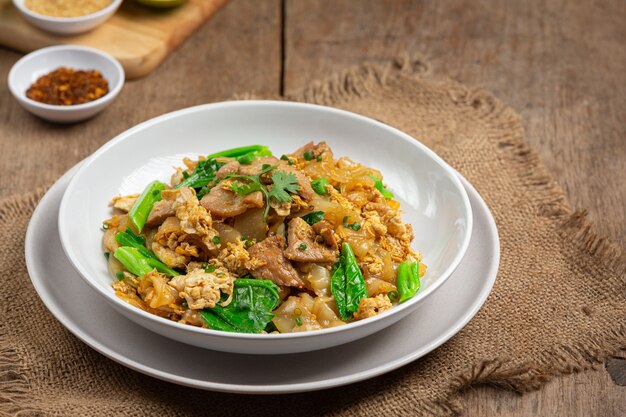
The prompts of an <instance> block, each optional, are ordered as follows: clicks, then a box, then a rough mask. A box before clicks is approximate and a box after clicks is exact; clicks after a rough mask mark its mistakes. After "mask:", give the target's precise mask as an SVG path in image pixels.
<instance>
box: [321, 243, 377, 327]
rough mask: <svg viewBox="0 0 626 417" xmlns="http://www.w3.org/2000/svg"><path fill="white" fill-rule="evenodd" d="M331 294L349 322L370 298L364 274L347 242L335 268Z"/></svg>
mask: <svg viewBox="0 0 626 417" xmlns="http://www.w3.org/2000/svg"><path fill="white" fill-rule="evenodd" d="M330 292H331V293H332V294H333V296H334V297H335V302H336V303H337V309H338V310H339V315H340V316H341V318H342V319H343V320H349V319H350V318H351V317H352V315H353V314H354V312H355V311H357V310H358V308H359V303H360V302H361V299H362V298H367V297H368V294H367V287H366V286H365V280H364V279H363V273H361V270H360V269H359V264H358V262H357V260H356V257H355V256H354V252H352V248H351V247H350V245H349V244H348V243H347V242H344V243H343V245H342V247H341V256H340V257H339V261H338V262H337V263H336V264H335V265H334V266H333V271H332V277H331V279H330Z"/></svg>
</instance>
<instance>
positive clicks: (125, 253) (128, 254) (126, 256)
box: [113, 246, 154, 277]
mask: <svg viewBox="0 0 626 417" xmlns="http://www.w3.org/2000/svg"><path fill="white" fill-rule="evenodd" d="M113 256H114V257H115V259H117V260H118V261H120V262H121V263H122V265H124V267H125V268H126V269H128V270H129V271H130V273H131V274H135V275H137V276H139V277H140V276H142V275H146V274H148V273H150V271H152V270H153V269H154V268H153V267H151V266H150V265H149V264H148V258H146V257H145V256H143V255H142V254H141V253H139V250H138V249H137V248H131V247H129V246H122V247H119V248H117V249H116V250H115V252H114V253H113Z"/></svg>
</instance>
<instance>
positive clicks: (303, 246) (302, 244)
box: [298, 242, 307, 250]
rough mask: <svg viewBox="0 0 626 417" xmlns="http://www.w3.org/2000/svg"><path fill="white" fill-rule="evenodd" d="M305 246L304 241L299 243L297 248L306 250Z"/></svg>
mask: <svg viewBox="0 0 626 417" xmlns="http://www.w3.org/2000/svg"><path fill="white" fill-rule="evenodd" d="M306 248H307V246H306V243H304V242H302V243H300V246H298V249H300V250H306Z"/></svg>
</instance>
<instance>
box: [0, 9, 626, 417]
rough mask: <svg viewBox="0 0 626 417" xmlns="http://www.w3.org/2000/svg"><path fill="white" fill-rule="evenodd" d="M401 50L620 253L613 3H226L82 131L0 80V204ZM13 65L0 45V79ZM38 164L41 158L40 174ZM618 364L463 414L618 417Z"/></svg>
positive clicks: (625, 151)
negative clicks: (511, 140) (525, 150)
mask: <svg viewBox="0 0 626 417" xmlns="http://www.w3.org/2000/svg"><path fill="white" fill-rule="evenodd" d="M405 52H408V53H409V54H413V55H416V56H417V55H420V56H424V57H426V58H427V59H428V61H429V62H430V63H431V64H432V69H433V71H435V72H437V73H443V74H447V75H449V76H451V77H453V78H455V79H457V80H459V81H461V82H463V83H465V84H468V85H473V86H478V87H482V88H485V89H487V90H489V91H491V92H492V93H494V94H495V95H497V96H498V97H499V98H501V99H502V100H503V101H504V102H506V103H508V104H509V105H510V106H512V107H513V108H515V109H516V110H517V111H518V112H519V113H521V114H522V116H523V118H524V124H525V127H526V132H527V134H526V138H527V140H528V141H529V142H530V143H531V144H532V145H533V146H534V147H535V149H537V150H538V151H539V152H540V154H541V156H542V158H543V160H544V161H545V163H546V164H547V166H548V167H549V169H550V171H551V172H552V174H553V175H554V177H555V178H556V179H557V181H558V182H559V183H560V184H561V185H562V186H563V188H564V189H565V191H566V193H567V195H568V196H569V199H570V201H571V203H572V205H573V206H575V207H584V208H588V209H589V214H590V217H591V219H592V220H593V221H594V222H595V224H596V226H597V229H598V231H599V232H600V233H601V234H604V235H606V236H608V237H610V238H612V239H614V240H615V241H617V242H619V243H620V244H622V245H626V210H625V208H624V207H625V206H626V123H625V121H626V94H624V93H623V91H622V90H623V88H624V86H625V85H626V1H624V0H605V1H591V0H576V1H571V0H569V1H566V0H544V1H539V0H517V1H514V0H491V1H490V0H456V1H455V0H439V1H428V0H421V1H417V0H416V1H408V0H407V1H399V0H398V1H356V0H324V1H319V0H262V1H261V0H232V2H231V4H229V5H227V6H226V7H225V8H224V9H223V10H221V11H220V12H218V14H217V16H216V17H215V19H214V20H212V21H211V22H209V23H208V24H206V25H205V26H204V27H203V28H201V29H200V30H199V31H198V32H197V33H196V34H195V35H193V36H192V37H191V38H190V39H189V40H188V41H187V42H186V43H185V44H184V45H183V46H182V47H181V49H180V50H179V51H177V52H175V53H174V54H173V55H172V56H171V57H170V58H169V59H168V60H167V61H166V62H165V63H164V64H163V65H162V66H161V67H160V68H158V69H157V71H156V72H155V73H154V74H152V75H150V76H149V77H147V78H145V79H142V80H139V81H135V82H131V83H128V84H127V85H126V87H125V89H124V91H123V92H122V94H121V95H120V97H119V98H118V100H117V101H116V103H115V104H114V105H113V106H112V107H111V108H109V109H108V110H107V111H106V112H104V113H103V114H101V115H99V116H98V117H96V118H95V119H93V120H91V121H89V122H87V123H82V124H78V125H73V126H54V125H50V124H48V123H45V122H42V121H40V120H38V119H36V118H34V117H32V116H30V115H29V114H27V113H26V112H25V111H23V110H22V109H21V108H19V107H18V106H17V104H16V103H15V102H14V100H13V99H12V97H10V94H9V92H8V89H7V86H6V82H3V83H2V85H0V198H2V197H6V196H9V195H11V194H15V193H19V192H24V191H26V190H28V189H32V188H34V187H38V186H44V185H47V184H50V182H51V181H52V180H53V179H55V178H57V177H58V176H60V175H61V174H62V173H63V172H65V171H66V170H67V169H69V168H70V167H71V166H72V165H74V164H75V163H76V162H78V161H79V160H81V159H82V158H84V157H86V156H87V155H89V154H90V153H91V152H93V151H94V150H95V149H97V147H99V146H100V145H101V144H102V143H104V142H106V141H107V140H108V139H110V138H111V137H113V136H114V135H116V134H117V133H120V132H121V131H123V130H125V129H127V128H128V127H130V126H132V125H134V124H136V123H138V122H140V121H142V120H145V119H147V118H150V117H153V116H156V115H159V114H162V113H164V112H167V111H171V110H174V109H179V108H182V107H186V106H190V105H194V104H199V103H204V102H208V101H216V100H220V99H225V98H228V97H231V96H232V95H233V94H236V93H242V92H246V91H256V92H257V93H260V94H276V93H281V92H290V91H294V90H297V89H299V88H301V87H303V86H305V85H307V83H309V82H310V81H312V80H315V79H320V78H324V77H327V76H328V75H330V74H332V73H333V72H336V71H340V70H342V69H344V68H347V67H350V66H352V65H356V64H359V63H362V62H365V61H374V62H386V61H387V60H389V59H393V58H394V57H397V56H399V55H401V54H403V53H405ZM19 57H20V55H19V54H17V53H15V52H12V51H8V50H3V49H1V48H0V79H2V80H5V79H6V76H7V74H8V71H9V69H10V67H11V65H13V63H14V62H15V61H16V60H17V59H18V58H19ZM164 85H168V86H169V87H168V88H164V87H163V86H164ZM172 86H173V87H172ZM42 153H45V154H46V155H51V156H53V161H52V162H46V164H45V167H43V166H42V163H41V157H40V156H41V154H42ZM592 279H593V277H590V280H592ZM624 362H626V361H623V360H622V361H620V360H617V359H616V360H613V361H612V362H610V364H609V367H610V368H611V370H612V374H613V375H614V378H615V381H616V382H614V381H613V380H612V379H611V376H610V375H609V373H608V372H607V371H606V369H605V367H604V366H599V367H598V370H597V371H595V372H594V371H591V372H584V373H579V374H575V375H570V376H566V377H563V378H559V379H557V380H555V381H552V382H551V383H549V384H548V385H547V386H545V387H544V388H542V389H541V390H539V391H536V392H532V393H527V394H525V395H523V396H520V395H518V394H514V393H510V392H505V391H501V390H496V389H494V388H488V387H478V388H473V389H471V390H469V391H468V392H466V393H465V394H464V404H465V405H464V408H465V411H464V414H465V415H468V416H477V415H480V416H496V415H498V416H500V415H504V416H529V415H541V416H552V415H558V416H591V415H593V416H624V415H626V386H624V384H625V381H624V379H625V378H624V374H626V372H625V369H626V367H625V366H624ZM620 375H621V376H620ZM618 382H620V383H621V384H622V385H619V384H618Z"/></svg>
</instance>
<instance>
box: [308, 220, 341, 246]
mask: <svg viewBox="0 0 626 417" xmlns="http://www.w3.org/2000/svg"><path fill="white" fill-rule="evenodd" d="M313 231H314V232H315V233H317V234H318V235H320V236H321V237H322V239H323V240H324V243H325V244H326V245H328V246H329V247H331V248H332V249H337V248H339V245H338V244H337V239H335V233H334V231H333V226H332V225H331V224H330V222H328V221H326V220H322V221H319V222H317V223H315V224H314V225H313Z"/></svg>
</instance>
